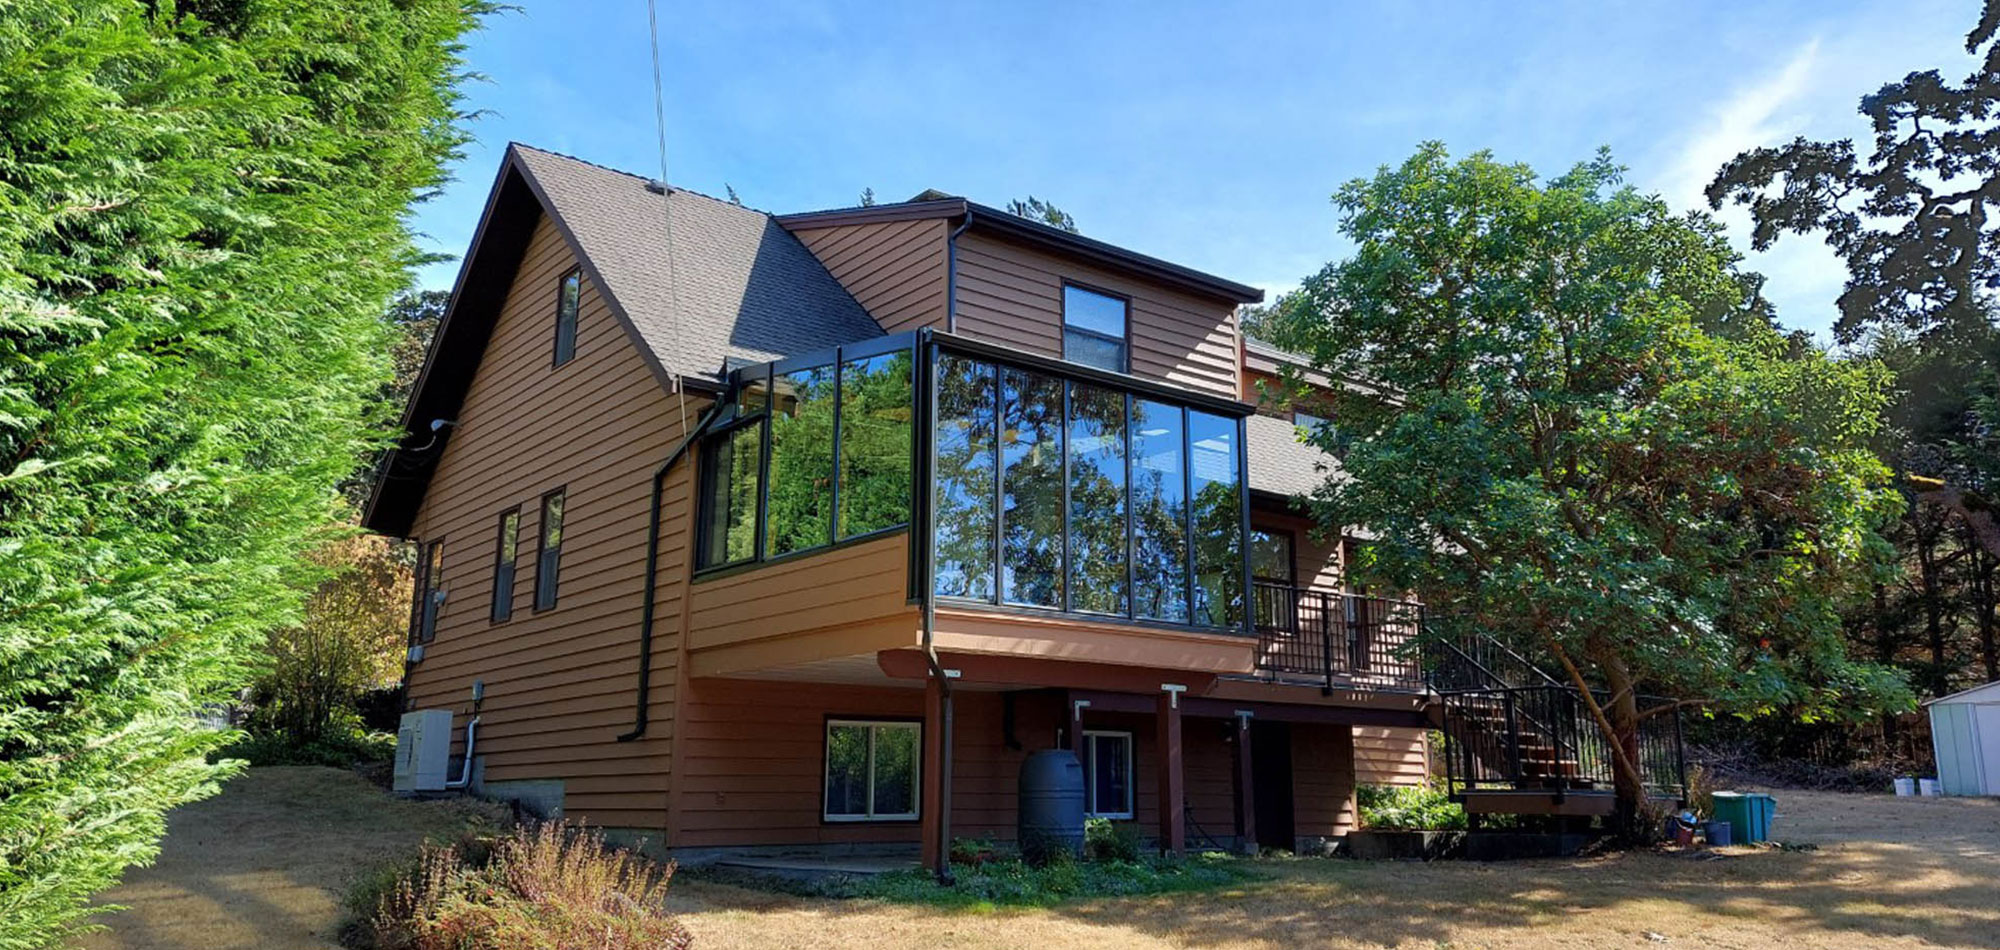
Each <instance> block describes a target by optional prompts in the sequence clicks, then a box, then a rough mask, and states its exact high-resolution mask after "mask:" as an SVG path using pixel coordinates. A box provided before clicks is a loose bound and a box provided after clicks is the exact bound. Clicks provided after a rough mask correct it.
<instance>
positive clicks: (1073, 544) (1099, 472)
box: [1067, 383, 1127, 614]
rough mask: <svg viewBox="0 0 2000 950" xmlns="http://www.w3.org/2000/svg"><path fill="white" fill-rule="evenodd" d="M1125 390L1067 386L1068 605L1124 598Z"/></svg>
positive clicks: (1118, 603) (1105, 608) (1116, 602)
mask: <svg viewBox="0 0 2000 950" xmlns="http://www.w3.org/2000/svg"><path fill="white" fill-rule="evenodd" d="M1125 561H1126V535H1125V394H1124V393H1121V392H1117V391H1115V390H1109V389H1100V388H1098V387H1095V386H1086V385H1083V384H1082V383H1072V384H1070V388H1069V563H1070V569H1069V571H1068V574H1067V576H1068V578H1069V582H1070V589H1069V609H1071V610H1083V611H1091V612H1094V613H1109V614H1123V613H1125V603H1126V586H1127V585H1126V577H1125Z"/></svg>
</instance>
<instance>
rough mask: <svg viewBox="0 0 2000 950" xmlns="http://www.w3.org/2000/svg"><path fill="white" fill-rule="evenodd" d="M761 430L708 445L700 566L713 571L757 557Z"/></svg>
mask: <svg viewBox="0 0 2000 950" xmlns="http://www.w3.org/2000/svg"><path fill="white" fill-rule="evenodd" d="M763 437H764V428H763V426H762V425H759V424H757V423H752V424H750V425H747V426H744V427H742V428H740V429H737V430H735V431H734V432H731V433H729V434H728V435H725V436H723V437H722V438H720V439H717V440H715V441H713V442H710V443H709V445H708V451H709V456H708V459H707V461H706V466H707V471H706V472H705V474H704V475H703V483H704V484H705V486H706V488H707V491H708V497H707V498H706V499H703V501H702V505H703V507H704V508H706V509H707V510H708V524H707V532H708V533H707V535H706V536H705V537H703V538H702V545H701V564H702V566H703V567H714V566H716V565H718V564H733V563H735V562H737V561H743V560H748V559H749V558H751V557H754V556H756V554H757V465H758V461H759V458H758V457H759V455H760V454H761V452H762V448H763Z"/></svg>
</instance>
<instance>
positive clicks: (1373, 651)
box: [1253, 582, 1424, 692]
mask: <svg viewBox="0 0 2000 950" xmlns="http://www.w3.org/2000/svg"><path fill="white" fill-rule="evenodd" d="M1254 593H1255V598H1254V603H1253V607H1254V608H1255V614H1254V619H1255V620H1256V624H1257V668H1258V669H1259V670H1261V671H1263V672H1265V673H1269V674H1273V675H1275V676H1278V677H1280V678H1297V679H1309V680H1313V681H1317V682H1320V683H1321V684H1322V685H1323V686H1324V687H1325V688H1327V689H1336V688H1361V689H1391V690H1407V691H1411V692H1420V691H1422V690H1423V688H1424V674H1423V667H1422V664H1421V662H1420V659H1419V657H1418V656H1417V652H1416V648H1415V646H1414V643H1415V641H1416V639H1417V633H1418V631H1420V630H1422V629H1423V622H1424V608H1423V605H1422V604H1418V603H1415V602H1413V601H1406V600H1390V599H1388V598H1384V597H1364V596H1360V595H1357V594H1343V593H1340V592H1338V591H1325V590H1313V589H1310V588H1304V587H1293V586H1291V585H1288V584H1271V583H1264V582H1258V583H1257V584H1255V585H1254Z"/></svg>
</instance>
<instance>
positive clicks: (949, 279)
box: [944, 202, 972, 333]
mask: <svg viewBox="0 0 2000 950" xmlns="http://www.w3.org/2000/svg"><path fill="white" fill-rule="evenodd" d="M969 227H972V204H971V203H970V202H967V203H966V206H965V220H964V221H961V222H959V224H958V227H957V228H954V229H953V230H952V232H951V234H950V235H948V236H946V237H945V239H944V248H945V250H944V255H945V265H944V332H946V333H957V332H958V236H959V235H961V234H964V233H965V229H966V228H969Z"/></svg>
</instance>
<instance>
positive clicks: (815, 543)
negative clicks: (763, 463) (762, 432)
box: [764, 366, 834, 557]
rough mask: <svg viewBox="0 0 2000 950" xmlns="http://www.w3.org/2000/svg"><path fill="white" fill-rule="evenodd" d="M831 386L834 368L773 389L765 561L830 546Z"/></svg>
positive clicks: (805, 372)
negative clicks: (767, 558)
mask: <svg viewBox="0 0 2000 950" xmlns="http://www.w3.org/2000/svg"><path fill="white" fill-rule="evenodd" d="M833 385H834V369H833V367H832V366H815V367H813V368H811V369H802V370H799V371H797V372H793V373H785V374H783V375H780V376H778V377H777V379H776V381H775V385H774V386H773V393H772V395H773V399H772V407H771V408H772V413H771V467H770V474H769V476H768V478H769V479H770V497H769V499H768V500H767V501H766V502H765V521H766V523H765V528H764V553H765V556H767V557H776V556H778V555H781V554H789V553H791V552H794V551H805V550H809V549H811V548H817V547H824V546H825V545H828V544H831V543H833V405H834V398H833Z"/></svg>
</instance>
